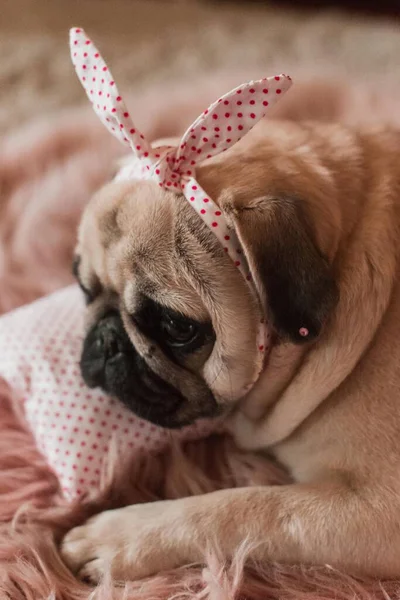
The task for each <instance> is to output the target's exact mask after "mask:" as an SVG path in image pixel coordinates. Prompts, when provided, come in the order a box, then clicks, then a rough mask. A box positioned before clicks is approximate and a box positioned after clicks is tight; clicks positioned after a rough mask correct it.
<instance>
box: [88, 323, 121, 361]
mask: <svg viewBox="0 0 400 600" xmlns="http://www.w3.org/2000/svg"><path fill="white" fill-rule="evenodd" d="M95 349H96V351H97V352H98V353H99V354H101V355H102V356H103V358H104V360H109V359H110V358H112V357H113V356H115V355H116V354H118V352H122V344H120V343H119V337H118V333H117V332H116V331H115V328H114V327H110V326H109V323H107V324H106V326H105V327H103V328H102V329H101V330H100V331H99V335H98V338H97V339H96V342H95Z"/></svg>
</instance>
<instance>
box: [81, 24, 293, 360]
mask: <svg viewBox="0 0 400 600" xmlns="http://www.w3.org/2000/svg"><path fill="white" fill-rule="evenodd" d="M70 47H71V56H72V62H73V64H74V66H75V70H76V72H77V75H78V77H79V79H80V81H81V83H82V85H83V87H84V88H85V90H86V93H87V95H88V97H89V100H90V101H91V103H92V105H93V108H94V110H95V112H96V114H97V115H98V117H99V118H100V120H101V121H102V123H103V124H104V125H105V126H106V127H107V129H108V130H109V131H110V132H111V133H112V134H113V135H115V137H117V138H118V139H119V140H120V141H121V142H123V143H125V144H127V145H128V146H130V148H131V149H132V151H133V154H134V159H133V160H132V161H131V162H130V163H128V164H127V165H126V166H125V167H123V168H122V169H121V171H120V172H119V174H118V175H117V179H151V180H153V181H155V182H157V183H158V185H159V186H160V187H162V188H165V189H169V190H173V191H174V190H175V191H176V192H177V193H182V194H183V195H184V196H185V198H186V199H187V201H188V202H189V203H190V204H191V205H192V206H193V208H194V209H195V210H196V211H197V213H198V214H199V216H200V217H201V218H202V219H203V221H204V222H205V223H206V224H207V225H208V226H209V227H210V229H211V230H212V232H213V233H214V234H215V235H216V237H217V238H218V240H219V241H220V243H221V244H222V246H223V247H224V250H225V252H227V253H228V255H229V256H230V258H231V259H232V261H233V262H234V264H235V266H236V267H237V268H238V269H239V271H240V272H241V273H242V275H243V277H244V278H245V279H246V281H247V282H248V285H249V286H250V288H251V290H252V292H253V294H254V295H255V297H256V298H257V294H256V292H255V289H254V286H253V284H252V278H251V275H250V272H249V269H248V265H247V262H246V259H245V257H244V254H243V252H242V249H241V248H240V244H239V241H238V239H237V236H236V235H235V232H234V231H233V230H232V229H231V228H229V227H228V225H227V223H226V220H225V218H224V216H223V214H222V211H221V210H220V209H219V207H218V206H217V205H216V204H215V203H214V202H213V201H212V199H211V198H210V197H209V196H208V195H207V194H206V192H205V191H204V190H203V189H202V188H201V186H200V185H199V183H198V182H197V181H196V178H195V169H196V166H197V165H198V164H200V163H201V162H203V161H205V160H207V159H209V158H211V157H212V156H215V155H216V154H219V153H220V152H224V151H225V150H227V149H228V148H230V147H231V146H233V145H234V144H236V143H237V142H238V141H239V140H240V139H241V138H242V137H243V136H244V135H245V134H246V133H248V132H249V131H250V130H251V129H252V128H253V127H254V125H256V123H257V122H258V121H260V119H262V118H263V117H264V116H265V114H266V112H267V111H268V109H269V108H271V107H272V106H273V105H274V104H275V103H276V102H277V100H279V98H281V97H282V96H283V94H284V93H285V92H286V91H287V90H288V89H289V87H290V86H291V83H292V82H291V79H290V77H288V76H287V75H278V76H276V77H268V78H265V79H260V80H258V81H250V82H249V83H244V84H242V85H240V86H239V87H237V88H235V89H234V90H232V91H230V92H228V93H227V94H225V95H224V96H222V97H221V98H219V99H218V100H217V101H216V102H214V103H213V104H212V105H211V106H210V107H209V108H208V109H207V110H205V111H204V112H203V113H202V114H201V115H200V116H199V117H198V118H197V119H196V120H195V121H194V123H193V124H192V125H191V126H190V127H189V128H188V129H187V130H186V132H185V134H184V135H183V137H182V139H181V140H180V143H179V145H178V146H177V147H175V148H172V147H163V148H152V146H151V145H150V143H149V142H148V141H147V140H146V139H145V138H144V136H143V134H142V133H141V132H140V131H139V129H138V128H137V127H136V126H135V125H134V123H133V121H132V119H131V116H130V114H129V111H128V110H127V107H126V106H125V104H124V101H123V99H122V96H121V94H120V92H119V91H118V88H117V86H116V84H115V81H114V79H113V77H112V75H111V73H110V71H109V69H108V67H107V65H106V64H105V62H104V60H103V58H102V57H101V55H100V53H99V51H98V50H97V48H96V47H95V46H94V44H93V42H92V41H91V40H90V39H89V38H88V37H87V36H86V34H85V32H84V31H83V29H76V28H74V29H71V31H70ZM268 337H269V336H268V331H267V328H266V327H265V325H264V323H263V322H262V323H261V324H260V332H259V336H258V339H257V344H258V348H259V350H260V352H261V353H262V354H264V353H265V350H266V347H267V345H268Z"/></svg>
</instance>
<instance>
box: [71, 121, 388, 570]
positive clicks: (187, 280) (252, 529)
mask: <svg viewBox="0 0 400 600" xmlns="http://www.w3.org/2000/svg"><path fill="white" fill-rule="evenodd" d="M399 160H400V132H397V131H391V130H378V129H376V130H373V131H372V130H371V131H353V130H350V129H346V128H342V127H341V126H337V125H323V124H312V123H304V124H296V123H288V122H279V121H276V122H274V121H264V122H261V123H260V124H259V126H257V127H256V128H255V130H254V132H253V133H251V134H249V135H248V136H246V138H245V139H244V140H242V142H241V143H240V144H238V145H237V146H235V147H233V148H232V149H231V150H230V151H228V152H226V153H224V154H223V155H220V156H219V157H217V158H214V159H211V160H210V161H208V162H206V163H204V166H202V167H201V168H200V169H199V170H198V172H197V178H198V180H199V182H200V184H201V185H202V187H203V188H204V189H205V190H206V191H207V193H209V194H210V196H211V197H212V198H213V199H214V200H215V201H216V203H217V204H218V205H219V207H220V208H221V210H223V211H224V212H225V214H226V215H227V218H229V219H230V221H231V223H232V225H233V226H234V227H235V229H236V231H237V232H238V234H239V237H240V239H241V242H242V246H243V248H244V251H245V252H246V254H247V257H248V260H249V263H250V266H251V268H252V274H253V276H254V279H255V282H256V285H257V288H258V291H259V294H260V297H261V299H262V300H263V301H264V310H265V314H266V315H267V317H268V319H269V320H270V322H271V323H272V328H273V332H274V333H273V345H272V349H271V352H270V354H269V357H268V359H267V362H266V368H265V370H264V372H263V373H262V375H261V377H260V379H259V380H258V382H257V384H256V385H255V387H254V388H253V390H252V391H251V392H250V394H249V395H248V396H247V397H245V398H244V399H241V400H240V401H239V402H238V398H236V397H235V393H234V390H235V389H236V387H237V386H240V385H242V384H245V383H247V382H248V381H249V380H251V378H252V377H253V375H254V373H253V367H252V362H253V358H254V351H255V350H254V345H255V344H254V339H255V330H256V323H257V320H258V319H259V318H260V315H259V313H258V312H257V311H258V309H257V307H256V306H254V305H253V304H252V302H251V298H250V296H249V295H248V294H247V291H246V284H245V283H244V281H243V280H242V278H241V276H240V274H239V273H238V272H237V271H236V270H235V269H234V267H233V266H232V265H231V264H230V259H229V258H228V257H227V256H224V253H223V251H222V249H221V248H219V247H218V243H217V242H216V241H215V240H214V239H213V235H212V233H211V232H208V231H205V230H204V229H203V228H202V223H201V221H200V219H199V218H198V217H197V215H196V214H195V213H194V211H192V209H191V208H190V207H189V206H188V204H187V203H186V201H185V200H184V199H182V198H179V197H176V196H173V195H172V194H170V195H169V194H166V193H164V192H158V190H156V189H155V186H154V187H153V184H151V183H145V182H142V183H140V184H134V183H126V184H111V186H110V187H108V188H106V190H103V191H102V192H101V193H100V195H99V196H98V198H97V199H96V200H94V201H93V202H92V204H91V205H90V206H89V208H88V211H87V213H86V216H85V217H84V220H83V223H82V227H81V236H80V242H79V245H78V253H79V255H80V264H79V278H80V279H81V282H82V284H83V285H84V287H85V288H88V290H87V291H89V292H90V293H91V294H92V295H94V296H95V298H92V299H91V300H93V302H91V304H90V311H89V315H90V316H89V321H88V327H89V329H90V328H91V327H92V326H93V324H94V325H96V323H98V322H99V318H100V316H102V315H104V312H105V311H104V306H105V305H106V304H107V305H108V306H110V305H111V306H113V307H114V308H115V309H116V310H118V311H120V313H121V319H122V320H120V322H121V323H122V322H123V323H124V330H125V333H124V335H127V338H126V339H129V340H130V342H131V344H133V346H134V348H135V354H134V355H133V354H131V355H129V360H133V361H134V362H135V364H138V362H137V361H138V360H139V359H138V357H137V355H139V356H140V361H144V362H145V363H146V365H147V366H146V369H147V370H146V382H145V383H143V393H142V392H141V394H140V398H139V400H138V401H137V402H135V403H133V405H132V408H133V410H135V411H136V412H139V413H140V414H142V415H145V416H147V417H148V418H150V419H153V420H156V421H157V422H162V423H164V424H165V425H167V426H174V427H176V426H180V425H181V424H183V423H185V422H188V421H190V420H192V419H193V418H196V417H197V416H200V415H210V414H218V413H219V412H221V407H222V410H223V409H224V408H225V407H230V408H232V406H235V407H236V409H237V410H236V412H235V413H233V415H231V417H230V428H231V431H232V433H233V435H234V437H235V438H236V440H237V442H238V443H239V444H240V445H241V446H243V447H245V448H249V449H254V450H264V449H268V450H269V452H270V453H272V454H273V455H274V456H275V457H276V458H277V459H278V460H279V461H280V462H281V463H282V464H283V465H284V466H285V467H286V468H287V469H288V471H289V472H290V473H291V475H292V477H293V480H294V483H293V484H292V485H288V486H282V487H270V488H268V487H262V488H243V489H236V490H227V491H226V490H225V491H220V492H215V493H212V494H208V495H205V496H200V497H199V496H198V497H192V498H185V499H181V500H174V501H168V502H167V501H166V502H158V503H153V504H145V505H140V506H133V507H128V508H124V509H119V510H115V511H110V512H106V513H103V514H101V515H99V516H98V517H96V518H94V519H93V520H91V521H90V522H89V523H88V524H86V525H84V526H83V527H80V528H77V529H75V530H72V532H70V533H69V534H68V535H67V537H66V539H65V541H64V544H63V555H64V557H65V558H66V561H67V563H68V564H69V565H70V566H71V567H72V568H73V569H74V570H75V571H77V572H78V571H79V572H80V573H81V575H84V576H88V577H90V578H91V579H94V580H96V579H98V578H99V577H100V576H101V574H102V572H103V570H104V568H105V566H106V565H107V563H109V562H110V563H111V566H112V571H113V574H114V576H115V577H116V578H121V579H125V578H137V577H142V576H146V575H149V574H152V573H154V572H157V571H158V570H160V569H168V568H172V567H175V566H179V565H182V564H186V563H189V562H195V561H201V559H202V556H203V555H204V551H205V549H206V546H207V543H208V540H209V539H210V536H215V539H216V540H217V542H218V544H219V546H220V547H221V549H222V550H223V552H224V553H225V555H226V557H227V558H229V557H230V556H231V555H232V554H233V553H234V551H235V549H236V548H237V546H238V545H239V544H240V543H241V542H242V541H244V540H245V539H247V540H248V541H250V542H251V544H252V549H253V550H252V551H253V554H254V556H255V557H257V558H261V559H263V560H274V561H283V562H294V563H298V562H302V563H319V564H320V563H330V564H333V565H335V566H339V567H341V568H344V569H346V570H351V571H357V572H362V573H366V574H371V575H377V576H385V577H386V576H388V577H391V576H395V575H397V576H398V575H399V574H400V558H399V556H400V476H399V475H400V344H399V343H398V339H399V337H400V289H399V284H400V273H399V267H400V262H399V249H400V243H399V241H398V240H399V232H400V169H399ZM136 211H137V212H136ZM191 211H192V212H191ZM196 282H197V284H196ZM96 286H97V292H96V294H94V291H95V290H96ZM196 286H197V287H196ZM89 288H90V290H89ZM271 290H272V291H271ZM141 294H144V295H145V296H146V297H151V298H152V299H155V304H156V305H158V304H157V303H159V304H165V305H166V306H167V307H169V308H171V309H172V310H173V311H175V313H177V314H184V315H185V316H186V317H188V318H190V319H192V320H193V323H196V324H197V325H196V326H198V324H199V323H201V324H203V325H204V331H203V330H202V329H201V332H202V338H201V340H202V343H201V344H200V345H199V346H198V347H196V351H195V352H187V353H186V354H179V352H178V354H176V352H175V351H170V352H168V351H164V348H163V343H162V342H163V340H161V341H160V340H159V339H157V335H155V334H154V335H153V333H154V332H153V333H152V332H148V331H144V330H143V329H142V328H141V327H140V323H139V325H138V322H137V318H136V316H135V317H134V319H133V320H134V325H135V327H134V326H132V322H131V319H130V315H132V314H133V315H137V314H138V312H140V310H142V308H143V301H142V299H140V298H141V296H140V295H141ZM274 294H277V296H276V297H273V295H274ZM121 303H122V304H123V306H122V308H121ZM145 314H146V315H148V313H145ZM151 314H154V312H153V313H151ZM114 318H115V315H114ZM303 321H304V322H305V323H306V324H307V326H308V328H309V329H310V332H311V333H312V337H313V338H314V339H313V340H311V341H310V342H309V343H306V344H304V343H303V344H301V343H300V340H299V339H298V338H297V337H296V336H297V331H298V327H299V326H301V325H302V324H303ZM137 325H138V327H139V329H140V331H139V329H137V328H136V326H137ZM91 331H92V332H93V327H92V329H91ZM199 335H200V334H199ZM154 337H155V338H156V342H159V344H156V345H154ZM149 339H150V341H149ZM124 343H126V340H125V342H124ZM216 349H217V351H216ZM170 350H171V349H170ZM90 353H91V349H90V347H89V348H88V356H89V358H88V357H86V362H89V363H90V364H92V362H93V361H91V360H90V356H91V354H90ZM82 364H83V366H82V369H83V371H84V369H85V360H84V359H83V363H82ZM171 365H172V366H171ZM142 367H143V365H142ZM142 367H141V368H140V369H139V367H138V368H136V367H135V370H134V373H135V376H134V379H135V381H136V380H137V378H138V377H139V375H138V369H139V371H140V373H142V372H143V368H142ZM89 370H90V369H89ZM148 370H150V371H151V372H152V373H153V374H154V373H155V374H156V377H157V380H156V383H155V382H154V379H153V380H152V381H150V382H149V378H150V379H151V377H152V376H150V375H149V373H148ZM104 371H105V370H104ZM121 372H123V373H125V372H126V369H125V370H123V371H121V370H119V371H118V373H119V375H121ZM86 375H87V378H88V379H90V374H89V375H88V373H86ZM102 377H103V386H105V387H106V388H108V389H109V391H113V389H114V388H113V384H112V381H111V380H112V377H111V378H110V379H109V380H107V381H108V383H107V381H106V380H104V377H105V375H104V373H103V374H102ZM95 379H96V377H95ZM159 380H162V381H163V382H166V385H167V386H170V387H168V390H169V391H168V393H166V394H165V401H164V403H163V406H164V407H165V406H166V407H167V408H163V407H160V406H159V404H158V403H157V401H156V400H155V399H153V397H152V399H151V402H150V404H151V407H152V408H150V409H149V408H144V407H145V406H146V397H148V396H149V393H150V392H149V390H151V392H152V393H153V392H154V393H155V394H157V393H158V390H159V388H158V385H159ZM104 381H105V383H104ZM94 383H95V382H93V384H94ZM133 386H134V383H132V386H131V387H130V385H127V393H126V397H124V398H121V399H122V400H123V401H125V402H127V403H129V402H130V400H129V399H127V398H128V396H129V393H130V390H131V389H133ZM161 388H162V385H161V384H160V389H161ZM141 389H142V388H141ZM177 396H178V397H179V398H178V400H177V399H176V397H177ZM146 411H147V412H146Z"/></svg>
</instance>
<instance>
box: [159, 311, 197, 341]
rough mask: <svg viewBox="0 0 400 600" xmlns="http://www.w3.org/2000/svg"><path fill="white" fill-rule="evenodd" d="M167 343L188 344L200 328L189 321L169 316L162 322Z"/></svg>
mask: <svg viewBox="0 0 400 600" xmlns="http://www.w3.org/2000/svg"><path fill="white" fill-rule="evenodd" d="M161 328H162V331H163V333H164V335H165V341H166V342H167V344H169V345H170V346H173V347H175V348H176V347H179V346H186V345H187V344H190V343H191V342H193V341H194V340H195V339H196V337H197V336H198V333H199V332H198V328H197V327H196V325H195V324H194V323H191V322H189V321H178V320H176V319H172V318H171V317H167V318H166V319H164V320H163V321H162V323H161Z"/></svg>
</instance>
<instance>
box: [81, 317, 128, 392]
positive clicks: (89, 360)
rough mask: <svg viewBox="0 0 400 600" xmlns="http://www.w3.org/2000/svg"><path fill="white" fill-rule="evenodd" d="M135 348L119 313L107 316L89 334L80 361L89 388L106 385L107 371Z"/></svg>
mask: <svg viewBox="0 0 400 600" xmlns="http://www.w3.org/2000/svg"><path fill="white" fill-rule="evenodd" d="M132 352H133V347H132V345H131V343H130V340H129V337H128V335H127V333H126V332H125V329H124V326H123V323H122V319H121V317H120V316H119V315H118V314H117V313H109V314H107V315H105V316H104V317H103V318H102V319H101V320H100V321H99V322H98V323H97V324H96V325H95V326H94V327H93V328H92V329H91V331H90V332H89V333H88V335H87V337H86V339H85V342H84V345H83V351H82V356H81V361H80V367H81V373H82V376H83V378H84V380H85V382H86V384H87V385H88V386H89V387H98V386H103V387H104V385H105V379H106V370H107V368H109V365H110V364H112V363H114V362H115V360H116V361H118V360H119V358H118V357H121V356H122V355H124V354H126V353H132Z"/></svg>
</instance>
